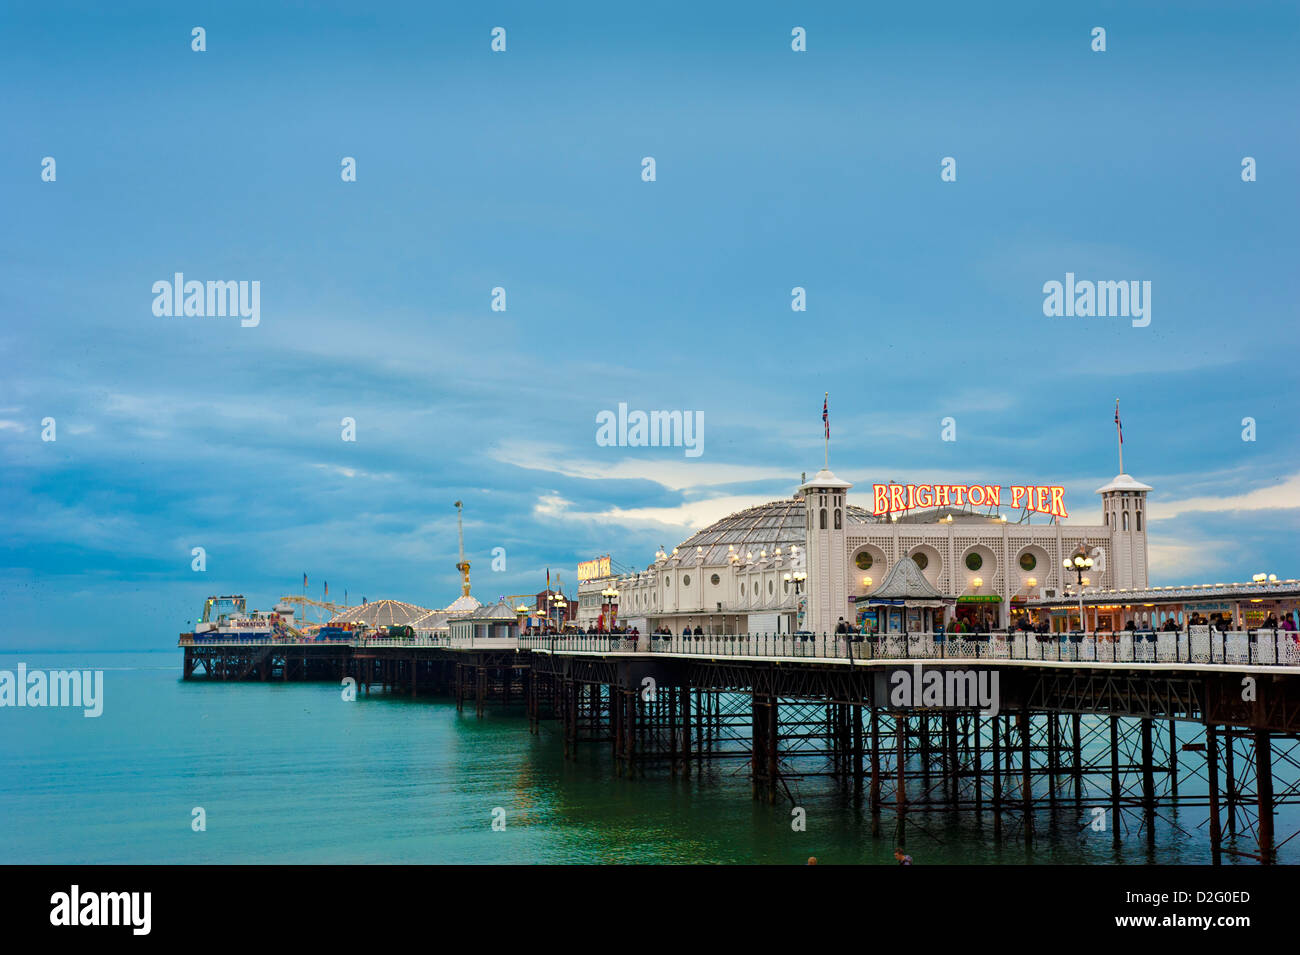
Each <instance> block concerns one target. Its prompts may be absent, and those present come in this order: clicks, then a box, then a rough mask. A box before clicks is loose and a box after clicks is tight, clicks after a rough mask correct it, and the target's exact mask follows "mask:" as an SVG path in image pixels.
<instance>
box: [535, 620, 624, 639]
mask: <svg viewBox="0 0 1300 955" xmlns="http://www.w3.org/2000/svg"><path fill="white" fill-rule="evenodd" d="M521 633H522V634H523V635H524V636H525V637H621V638H623V639H625V640H635V639H637V638H638V637H640V636H641V631H640V630H639V629H638V628H637V627H629V626H627V625H626V624H616V625H615V626H613V627H584V626H582V625H581V624H569V625H568V626H565V627H564V628H563V629H557V628H556V626H555V624H553V623H548V624H543V625H541V626H536V627H524V629H523V630H522V631H521Z"/></svg>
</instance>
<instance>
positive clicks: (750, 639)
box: [565, 628, 1300, 666]
mask: <svg viewBox="0 0 1300 955" xmlns="http://www.w3.org/2000/svg"><path fill="white" fill-rule="evenodd" d="M565 649H568V648H565ZM575 649H576V648H575ZM650 649H651V651H652V652H655V653H675V654H705V655H708V656H752V657H785V658H797V657H808V658H814V659H832V660H850V659H851V660H882V659H885V660H985V659H987V660H1043V661H1048V662H1061V663H1194V664H1195V663H1204V664H1211V663H1218V664H1244V665H1247V666H1300V634H1297V633H1295V632H1292V631H1286V630H1245V631H1230V632H1225V631H1219V630H1210V629H1209V628H1193V629H1192V631H1191V632H1190V633H1189V632H1157V633H1152V632H1146V633H1142V632H1138V633H1134V632H1132V631H1121V632H1119V633H1105V632H1102V633H1052V634H1038V633H1024V632H1019V631H1017V632H1011V633H982V634H974V633H963V634H957V633H953V634H936V633H907V634H903V633H886V634H878V635H873V636H868V635H863V634H833V633H832V634H791V633H758V634H706V635H702V636H690V637H688V636H667V635H664V636H652V637H651V639H650Z"/></svg>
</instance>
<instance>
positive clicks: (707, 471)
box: [488, 442, 798, 500]
mask: <svg viewBox="0 0 1300 955" xmlns="http://www.w3.org/2000/svg"><path fill="white" fill-rule="evenodd" d="M488 453H489V455H490V456H491V457H492V458H494V459H495V460H497V461H501V462H502V463H505V464H512V465H514V466H515V467H520V468H525V469H527V470H530V471H546V472H548V473H550V474H560V475H563V476H564V477H571V478H581V479H584V480H591V481H601V480H626V481H636V480H643V481H653V482H654V483H656V484H659V485H661V486H663V487H665V488H668V489H669V490H672V491H683V490H687V489H690V488H699V487H716V486H719V485H726V484H746V483H750V482H754V481H777V480H784V481H787V482H789V484H790V485H791V487H793V486H794V485H795V484H796V483H797V480H798V477H797V475H795V474H792V473H791V472H789V471H786V470H783V469H781V468H778V467H773V466H770V465H750V464H724V463H716V464H715V463H711V462H705V461H688V460H681V461H673V460H667V461H665V460H660V459H646V458H640V459H638V458H634V457H631V456H629V457H624V458H620V459H619V460H617V461H591V460H583V459H580V458H575V457H573V456H572V455H571V454H570V453H569V452H568V451H566V450H565V449H564V448H560V447H557V446H554V445H547V444H541V443H535V442H513V443H511V444H508V445H498V446H497V447H495V448H493V449H492V450H491V451H489V452H488ZM765 500H770V498H765Z"/></svg>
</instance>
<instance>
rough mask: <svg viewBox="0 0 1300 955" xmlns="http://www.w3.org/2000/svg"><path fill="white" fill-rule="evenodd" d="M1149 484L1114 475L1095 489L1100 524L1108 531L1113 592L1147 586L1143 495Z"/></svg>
mask: <svg viewBox="0 0 1300 955" xmlns="http://www.w3.org/2000/svg"><path fill="white" fill-rule="evenodd" d="M1150 490H1151V486H1150V485H1149V484H1143V483H1142V482H1141V481H1136V480H1134V479H1133V477H1132V476H1131V475H1128V474H1117V475H1116V476H1115V477H1114V478H1113V479H1112V480H1111V482H1110V483H1109V484H1107V485H1105V486H1104V487H1099V488H1097V493H1098V494H1100V495H1101V513H1102V520H1103V521H1104V522H1105V524H1106V526H1107V527H1109V528H1110V550H1111V556H1112V558H1113V564H1114V569H1113V571H1112V574H1111V580H1112V581H1113V583H1112V584H1111V586H1113V587H1114V588H1115V589H1117V590H1124V589H1128V588H1141V587H1148V586H1150V582H1149V581H1148V579H1147V492H1148V491H1150Z"/></svg>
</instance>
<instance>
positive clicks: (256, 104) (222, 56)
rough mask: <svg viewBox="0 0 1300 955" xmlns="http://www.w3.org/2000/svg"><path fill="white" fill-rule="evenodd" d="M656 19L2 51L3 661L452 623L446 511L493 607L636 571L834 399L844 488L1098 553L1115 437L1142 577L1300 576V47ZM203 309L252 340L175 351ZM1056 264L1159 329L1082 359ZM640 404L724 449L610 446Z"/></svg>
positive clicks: (346, 7)
mask: <svg viewBox="0 0 1300 955" xmlns="http://www.w3.org/2000/svg"><path fill="white" fill-rule="evenodd" d="M621 6H623V5H609V4H596V3H592V4H546V5H538V4H534V3H521V4H485V5H462V9H461V10H455V9H446V8H445V7H440V8H438V9H434V8H432V7H430V6H428V5H424V4H412V5H409V6H406V5H384V7H383V9H382V10H372V9H367V8H366V5H351V4H337V5H322V6H321V7H320V8H319V9H310V10H309V9H308V8H307V7H305V6H301V7H300V6H296V5H295V6H283V5H277V4H265V3H259V4H244V3H223V4H219V5H210V6H208V5H201V4H200V5H186V6H183V7H181V6H176V5H167V4H160V5H157V6H149V5H142V4H133V3H124V4H114V5H112V6H111V8H107V7H106V8H101V7H100V6H99V5H92V4H84V5H65V4H52V5H41V6H39V7H32V8H30V9H27V10H20V9H16V8H15V7H14V6H12V5H11V6H10V7H8V8H6V9H5V11H4V12H3V13H0V95H2V96H3V100H4V102H5V103H6V110H5V118H4V123H5V136H4V148H3V149H2V150H0V201H3V207H4V209H5V215H4V217H3V220H0V243H3V255H0V269H3V279H4V280H3V282H2V283H0V315H2V316H3V322H2V323H0V355H3V358H4V364H5V371H6V373H5V374H4V375H3V376H0V467H2V471H0V601H2V602H3V607H4V614H3V623H0V646H9V647H29V646H103V647H118V646H120V647H139V646H155V645H156V646H162V645H166V644H167V643H168V642H170V641H174V639H175V634H176V632H177V631H178V630H180V629H181V628H182V626H183V624H184V623H185V621H186V620H187V619H191V618H193V617H194V615H195V614H196V613H197V612H198V611H199V609H200V607H201V604H202V600H203V598H204V597H205V596H207V595H208V594H209V593H217V592H221V593H228V592H231V591H237V592H244V593H247V594H248V595H249V597H250V602H251V603H252V604H253V605H257V606H268V605H269V604H270V603H271V602H272V601H273V600H274V599H275V597H276V596H277V595H278V594H280V593H288V592H296V591H297V590H298V589H299V587H300V583H301V575H302V573H303V572H304V571H306V572H308V573H309V574H310V577H311V584H312V591H313V592H314V594H315V595H316V596H320V586H321V584H322V582H323V581H326V580H328V581H329V583H330V588H331V596H335V595H337V596H341V595H342V591H343V589H344V588H347V590H348V592H349V595H351V596H353V597H356V596H360V595H365V596H367V597H368V598H370V599H372V600H373V599H377V598H379V597H385V596H391V597H396V598H399V599H404V600H410V601H412V602H416V603H420V604H423V605H426V606H443V605H445V604H446V603H447V602H449V601H450V600H451V599H452V598H453V597H454V596H455V595H456V593H457V580H456V571H455V567H454V564H455V562H456V537H455V525H456V522H455V510H454V508H453V507H452V502H453V501H454V500H456V499H458V498H459V499H463V500H464V501H465V505H466V537H467V548H468V550H469V557H470V559H471V562H472V564H473V568H474V571H473V574H474V590H475V593H476V595H477V596H479V597H480V598H481V599H493V598H495V597H496V596H498V595H501V594H507V593H520V592H528V591H537V590H540V589H541V587H542V585H543V577H544V574H545V570H546V568H547V567H548V566H549V567H551V568H552V569H560V570H561V571H562V572H563V573H564V575H565V578H566V580H567V581H569V582H572V581H573V579H574V577H575V574H574V565H575V564H576V562H577V561H578V560H580V559H584V558H587V557H590V556H594V555H596V554H601V553H612V554H613V555H614V557H615V559H616V560H618V561H620V562H622V563H624V564H631V565H644V564H645V563H646V562H648V561H649V560H650V559H651V557H652V554H653V551H654V549H655V548H656V547H657V546H658V545H660V544H664V545H667V546H669V547H671V546H672V545H673V544H674V543H676V542H677V541H679V540H681V539H682V538H684V537H686V536H687V535H688V534H689V533H690V532H691V531H692V530H694V529H697V528H698V527H700V526H703V525H704V524H706V523H708V522H709V521H710V520H712V519H713V518H715V517H718V516H721V515H722V514H725V513H727V512H729V511H731V510H734V509H735V508H736V507H739V506H742V505H745V504H750V503H758V502H760V501H763V500H770V499H773V498H777V497H783V496H786V495H788V494H789V493H791V492H792V490H793V488H794V486H795V485H796V483H797V481H798V477H799V474H800V472H801V471H810V472H811V471H813V470H816V468H817V467H818V466H820V463H821V458H822V447H821V420H820V416H821V401H822V393H823V392H824V391H830V393H831V419H832V428H833V431H832V437H833V441H832V448H831V463H832V466H833V468H834V469H835V470H836V472H837V473H839V474H840V475H841V476H842V477H845V478H847V479H849V480H851V481H854V482H855V483H857V484H859V485H862V484H866V485H870V484H871V483H873V482H884V481H888V480H891V479H893V480H904V481H906V480H911V481H917V482H937V481H944V480H948V481H952V482H958V481H970V482H986V483H1002V484H1009V483H1032V482H1041V483H1061V484H1064V485H1066V487H1067V495H1066V502H1067V505H1068V506H1070V509H1071V514H1072V516H1073V517H1075V518H1078V519H1082V520H1097V519H1099V515H1100V510H1099V503H1098V501H1097V499H1096V497H1095V495H1094V494H1093V491H1094V490H1095V489H1096V488H1097V487H1098V486H1100V485H1101V484H1102V483H1104V482H1105V481H1106V480H1107V479H1109V478H1110V477H1111V476H1112V475H1113V474H1114V473H1115V470H1116V464H1115V437H1114V429H1113V425H1112V422H1111V416H1112V411H1113V406H1114V400H1115V398H1117V397H1118V398H1120V400H1121V404H1122V412H1123V419H1124V427H1125V438H1126V445H1125V465H1126V470H1128V471H1129V472H1131V473H1132V474H1133V475H1134V476H1136V477H1138V478H1139V479H1141V480H1144V481H1146V482H1147V483H1148V484H1151V485H1153V486H1154V487H1155V491H1153V492H1152V504H1151V516H1152V522H1151V540H1152V544H1153V551H1154V554H1153V568H1152V575H1153V582H1154V583H1181V582H1188V581H1196V582H1202V581H1204V582H1214V581H1216V580H1239V579H1243V578H1246V577H1248V576H1249V575H1250V574H1252V573H1255V572H1258V571H1267V572H1275V573H1278V574H1279V575H1280V576H1284V577H1292V576H1300V557H1298V556H1297V555H1296V550H1295V547H1294V541H1295V539H1296V535H1297V532H1300V456H1298V455H1297V452H1296V447H1297V437H1300V435H1298V433H1297V432H1298V430H1300V429H1298V428H1297V424H1296V414H1295V407H1296V399H1295V393H1296V392H1295V388H1296V385H1295V382H1296V371H1297V369H1296V356H1297V350H1296V346H1297V338H1300V333H1298V332H1297V323H1296V301H1297V292H1298V291H1300V289H1298V287H1297V286H1298V285H1300V283H1298V281H1297V277H1296V276H1297V269H1296V264H1295V263H1296V261H1297V252H1300V248H1298V246H1300V240H1298V239H1297V233H1296V229H1295V221H1296V213H1297V209H1298V204H1297V201H1296V199H1297V182H1298V181H1300V149H1297V146H1300V142H1298V141H1297V140H1298V137H1297V135H1296V131H1295V129H1296V127H1295V121H1294V110H1295V103H1296V102H1297V101H1298V100H1300V96H1298V95H1297V94H1298V93H1300V89H1298V84H1297V79H1298V78H1300V66H1298V65H1297V61H1296V58H1295V56H1294V50H1295V48H1296V41H1297V38H1298V37H1297V33H1298V32H1300V31H1298V29H1297V28H1298V27H1300V14H1297V12H1296V9H1295V8H1294V6H1293V5H1290V4H1282V3H1268V4H1265V3H1253V4H1252V3H1247V4H1233V5H1229V6H1225V5H1218V6H1215V5H1210V4H1195V3H1192V4H1178V5H1170V6H1167V7H1165V6H1155V5H1140V6H1136V7H1135V5H1133V4H1050V5H1043V4H1037V3H1020V4H1006V5H1000V7H999V9H996V10H989V9H985V8H984V7H978V8H972V7H970V6H969V5H966V4H957V3H952V4H946V3H930V4H923V5H910V6H908V5H893V6H891V7H884V6H879V7H877V6H875V5H872V6H870V7H868V6H866V5H858V4H813V5H808V6H804V7H794V6H791V5H788V4H776V3H758V4H754V3H748V4H734V5H725V6H722V5H700V4H689V5H688V4H680V5H679V4H671V3H669V4H653V5H646V6H643V7H640V8H637V9H634V10H624V9H616V8H615V7H621ZM194 26H203V27H204V28H205V29H206V31H207V51H206V52H204V53H195V52H193V51H191V49H190V30H191V28H192V27H194ZM495 26H503V27H505V28H506V30H507V51H506V52H505V53H500V54H494V53H492V52H491V51H490V49H489V44H490V31H491V30H492V28H493V27H495ZM795 26H802V27H804V28H805V29H806V30H807V37H808V50H807V52H805V53H794V52H792V51H791V49H790V31H791V29H792V28H793V27H795ZM1094 26H1102V27H1104V28H1105V29H1106V30H1107V51H1106V52H1105V53H1094V52H1093V51H1092V50H1091V49H1090V31H1091V29H1092V28H1093V27H1094ZM45 156H52V157H54V158H55V160H56V162H57V180H56V181H55V182H42V181H41V175H40V172H41V160H42V158H43V157H45ZM344 156H352V157H355V158H356V160H357V170H358V180H357V182H355V183H344V182H342V181H341V179H340V175H339V171H340V161H341V159H342V157H344ZM644 156H653V157H655V160H656V164H657V181H655V182H653V183H648V182H643V181H642V179H641V159H642V157H644ZM945 156H952V157H954V158H955V159H956V160H957V171H958V177H957V181H956V182H952V183H945V182H941V181H940V177H939V171H940V160H941V159H942V158H943V157H945ZM1244 156H1252V157H1255V159H1256V161H1257V163H1258V181H1256V182H1253V183H1244V182H1242V180H1241V175H1240V169H1241V160H1242V157H1244ZM178 271H179V272H184V273H185V274H186V276H187V278H191V279H200V280H208V279H213V280H217V279H221V280H225V279H237V280H238V279H242V280H257V281H259V282H260V283H261V324H260V325H258V326H257V327H256V328H242V327H240V325H239V322H238V320H232V319H228V318H195V317H189V318H160V317H156V316H155V315H154V314H153V312H152V310H151V304H152V301H153V295H152V293H151V287H152V285H153V283H154V282H155V281H157V280H159V279H170V278H171V276H172V274H173V273H175V272H178ZM1066 272H1074V273H1076V274H1077V275H1078V276H1079V277H1080V278H1092V279H1096V280H1103V279H1104V280H1144V281H1150V282H1151V283H1152V288H1153V291H1152V321H1151V324H1150V326H1149V327H1147V328H1133V327H1131V325H1130V323H1129V322H1128V321H1127V320H1125V319H1115V318H1105V319H1097V318H1094V319H1077V318H1071V319H1067V318H1048V317H1045V316H1044V315H1043V310H1042V303H1043V292H1042V286H1043V283H1044V282H1047V281H1050V280H1053V279H1055V280H1058V281H1060V280H1063V278H1064V275H1065V273H1066ZM497 286H501V287H504V288H505V289H506V291H507V306H508V307H507V311H505V312H494V311H492V310H491V308H490V301H491V290H492V289H493V288H494V287H497ZM795 286H802V287H804V288H805V289H807V300H808V310H807V311H806V312H802V313H797V312H793V311H792V310H791V308H790V301H791V289H792V288H793V287H795ZM619 402H626V403H627V404H628V405H629V407H630V408H632V409H647V410H648V409H681V410H692V411H701V412H703V415H704V420H705V437H704V440H705V444H704V453H703V454H702V455H701V456H700V457H698V458H687V457H685V456H684V455H683V453H682V449H681V448H654V449H648V448H645V449H643V448H607V447H600V446H598V445H597V444H596V442H595V431H596V427H595V418H596V414H597V413H598V412H599V411H601V410H603V409H614V408H616V407H617V405H618V403H619ZM47 416H50V417H54V418H55V419H56V421H57V436H58V438H57V441H55V442H43V441H42V440H41V437H40V435H41V420H42V419H43V418H45V417H47ZM345 416H349V417H352V418H354V419H355V420H356V422H357V440H356V441H355V442H354V443H347V442H343V441H342V440H341V439H340V432H341V428H340V421H341V419H342V418H343V417H345ZM947 416H952V417H954V418H955V419H956V421H957V441H955V442H943V441H941V440H940V420H941V419H942V418H944V417H947ZM1244 417H1252V418H1254V419H1255V421H1256V427H1257V440H1256V441H1254V442H1245V441H1243V440H1241V432H1242V425H1241V421H1242V419H1243V418H1244ZM865 493H866V492H865V491H864V492H863V497H865ZM860 502H861V498H860ZM194 546H202V547H205V548H206V550H207V554H208V569H207V572H206V573H204V574H196V573H194V572H192V571H191V570H190V549H191V548H192V547H194ZM494 547H504V548H505V549H506V555H507V562H506V570H505V571H504V572H499V573H494V572H492V571H491V569H490V564H491V551H492V548H494Z"/></svg>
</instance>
